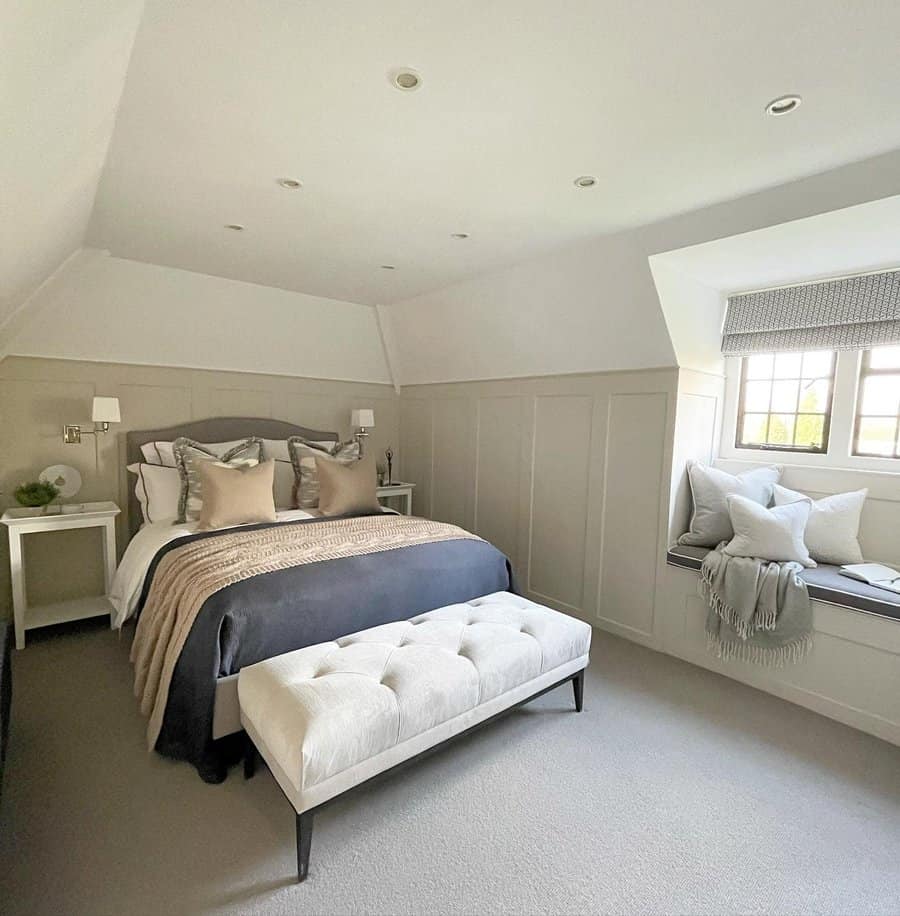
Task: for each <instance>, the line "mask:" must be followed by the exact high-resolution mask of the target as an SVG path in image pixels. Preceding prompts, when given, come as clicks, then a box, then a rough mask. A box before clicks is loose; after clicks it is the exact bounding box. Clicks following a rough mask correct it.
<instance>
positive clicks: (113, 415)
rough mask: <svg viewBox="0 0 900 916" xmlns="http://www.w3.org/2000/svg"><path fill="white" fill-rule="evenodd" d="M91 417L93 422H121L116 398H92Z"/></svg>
mask: <svg viewBox="0 0 900 916" xmlns="http://www.w3.org/2000/svg"><path fill="white" fill-rule="evenodd" d="M91 419H92V420H93V421H94V422H95V423H121V422H122V417H121V415H120V414H119V399H118V398H94V408H93V410H92V411H91Z"/></svg>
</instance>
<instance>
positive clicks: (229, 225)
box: [225, 223, 246, 232]
mask: <svg viewBox="0 0 900 916" xmlns="http://www.w3.org/2000/svg"><path fill="white" fill-rule="evenodd" d="M225 228H226V229H233V230H234V231H235V232H243V231H244V229H245V228H246V226H242V225H241V224H240V223H225Z"/></svg>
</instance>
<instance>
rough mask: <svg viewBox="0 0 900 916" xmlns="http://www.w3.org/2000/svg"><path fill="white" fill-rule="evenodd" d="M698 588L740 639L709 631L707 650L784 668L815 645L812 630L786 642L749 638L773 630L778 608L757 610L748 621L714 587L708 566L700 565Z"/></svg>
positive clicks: (719, 655) (766, 665) (728, 658)
mask: <svg viewBox="0 0 900 916" xmlns="http://www.w3.org/2000/svg"><path fill="white" fill-rule="evenodd" d="M698 590H699V592H700V595H701V597H703V598H704V599H705V600H706V601H707V602H708V603H709V606H710V607H711V608H712V610H713V612H714V613H715V615H716V616H717V617H718V618H719V619H720V620H722V621H723V622H724V623H726V624H728V626H729V627H731V629H732V630H734V632H735V633H737V635H738V636H739V637H740V639H741V642H735V641H734V640H725V639H720V638H719V637H718V636H717V635H716V634H715V633H710V632H709V631H707V633H706V648H707V650H708V651H710V652H714V653H715V654H716V656H717V657H718V658H720V659H722V660H723V661H730V660H732V659H736V660H738V661H742V662H749V663H751V664H754V665H763V666H765V667H768V668H783V667H784V666H785V665H786V664H789V663H790V664H795V663H796V662H799V661H802V660H803V659H804V658H805V657H806V656H807V655H808V654H809V652H810V650H811V649H812V644H813V641H812V634H811V633H806V634H804V635H803V636H798V637H797V638H796V639H794V640H791V642H789V643H786V644H785V645H783V646H758V645H753V644H752V643H749V642H747V640H748V639H750V638H751V637H752V636H753V635H754V634H755V633H757V632H758V631H760V630H764V631H768V632H772V631H774V630H775V629H776V628H777V625H778V618H777V615H776V613H775V611H770V612H769V613H767V614H759V613H758V612H756V613H754V616H753V620H752V621H751V622H750V623H748V622H747V621H746V620H744V619H743V618H742V617H741V616H740V615H739V614H738V613H737V611H735V609H734V608H733V607H732V606H731V605H730V604H728V603H727V602H725V601H724V600H723V599H722V597H721V596H720V595H719V594H718V593H717V592H715V591H713V574H712V571H711V570H708V569H707V568H706V567H705V566H703V567H701V569H700V581H699V583H698Z"/></svg>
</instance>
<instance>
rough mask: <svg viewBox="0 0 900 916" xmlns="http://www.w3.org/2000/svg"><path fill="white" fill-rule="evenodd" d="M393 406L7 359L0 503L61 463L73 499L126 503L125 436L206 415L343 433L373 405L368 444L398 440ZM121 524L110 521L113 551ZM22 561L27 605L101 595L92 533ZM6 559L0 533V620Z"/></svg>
mask: <svg viewBox="0 0 900 916" xmlns="http://www.w3.org/2000/svg"><path fill="white" fill-rule="evenodd" d="M95 394H96V395H110V396H114V397H118V398H119V401H120V406H121V410H122V423H120V424H116V425H115V426H113V428H112V431H111V432H110V433H109V434H108V435H106V436H100V437H97V439H96V441H95V440H94V438H93V437H91V436H86V437H85V438H84V439H83V441H82V443H81V444H80V445H65V444H64V443H63V441H62V424H63V423H66V422H68V423H81V424H83V425H85V426H87V427H90V411H91V398H92V397H93V396H94V395H95ZM398 401H399V399H398V398H397V396H396V394H395V392H394V390H393V388H392V387H391V386H390V385H380V384H374V383H370V382H362V383H357V382H333V381H328V380H323V379H302V378H289V377H285V376H276V375H259V374H251V373H241V372H218V371H216V372H212V371H205V370H191V369H177V368H170V367H164V366H156V367H155V366H129V365H123V364H118V363H93V362H80V361H76V360H56V359H42V358H28V357H9V358H7V359H5V360H3V361H2V362H0V426H2V430H3V431H2V433H0V503H2V506H0V507H2V508H4V509H5V508H6V507H7V506H11V505H14V500H13V496H12V490H13V489H14V488H15V486H16V485H17V484H18V483H20V482H22V481H23V480H26V479H32V478H34V477H36V476H37V474H38V473H39V472H40V471H41V470H42V469H43V468H44V467H46V466H47V465H49V464H60V463H63V464H70V465H72V466H74V467H76V468H77V469H78V470H79V471H80V472H81V475H82V478H83V487H82V490H81V492H80V493H79V494H78V499H79V500H94V499H112V500H116V501H117V502H118V503H119V505H120V506H123V507H124V506H125V504H126V498H127V492H128V487H130V486H133V478H131V477H130V475H129V474H127V473H126V472H125V470H124V467H123V464H124V435H123V434H124V433H125V432H127V431H128V430H132V429H152V428H155V427H160V426H169V425H172V424H176V423H181V422H184V421H186V420H190V419H203V418H205V417H210V416H224V415H245V416H273V417H277V418H279V419H284V420H289V421H291V422H294V423H298V424H301V425H305V426H311V427H315V428H321V429H328V430H335V431H336V432H338V433H339V434H340V435H342V436H348V435H349V434H350V410H351V409H352V408H353V407H357V406H359V407H373V408H374V410H375V420H376V429H375V430H374V432H373V436H372V439H371V444H372V446H373V447H375V448H379V449H383V448H384V446H385V445H387V444H388V443H392V444H394V445H395V447H396V445H397V443H398V442H399V441H400V422H399V421H400V411H399V403H398ZM126 531H127V524H126V519H125V517H124V513H123V515H122V516H121V517H120V519H119V524H118V537H119V543H118V548H119V554H120V555H121V553H122V551H123V550H124V549H125V540H124V534H125V532H126ZM26 549H27V551H28V552H27V554H26V561H27V562H28V563H29V564H30V568H29V576H28V587H29V590H30V593H31V597H32V600H35V601H40V602H41V603H43V602H45V601H51V600H57V599H60V600H61V599H64V598H70V597H79V596H81V595H86V594H94V593H96V592H97V591H98V590H102V574H101V562H100V550H99V547H98V546H97V543H96V532H93V531H90V530H87V531H74V532H66V533H53V534H49V535H44V536H41V537H38V536H29V542H28V545H27V548H26ZM10 600H11V599H10V588H9V559H8V548H7V540H6V537H5V530H3V531H0V615H3V614H8V612H9V609H10Z"/></svg>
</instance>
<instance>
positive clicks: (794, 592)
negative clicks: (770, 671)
mask: <svg viewBox="0 0 900 916" xmlns="http://www.w3.org/2000/svg"><path fill="white" fill-rule="evenodd" d="M724 546H725V542H724V541H723V542H722V543H721V544H719V546H718V547H717V548H716V549H715V550H711V551H710V552H709V553H708V554H707V555H706V559H705V560H704V561H703V565H702V567H701V568H700V594H701V595H702V596H703V597H704V598H705V599H706V600H707V602H708V603H709V614H708V615H707V617H706V637H707V645H708V646H709V648H710V649H711V650H713V651H715V653H716V654H717V655H718V656H719V658H724V659H729V658H738V659H741V660H742V661H747V662H753V663H754V664H758V665H769V666H772V667H778V668H780V667H782V666H783V665H784V664H785V663H786V662H797V661H800V659H802V658H803V657H804V656H805V655H806V653H807V652H809V650H810V649H811V648H812V605H811V604H810V601H809V594H808V593H807V591H806V583H805V582H804V581H803V580H802V579H801V578H800V576H799V575H798V573H799V572H800V571H801V570H802V569H803V567H802V566H801V565H800V564H799V563H772V562H769V561H768V560H757V559H755V558H751V557H732V556H729V555H728V554H727V553H723V552H722V548H723V547H724Z"/></svg>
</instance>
